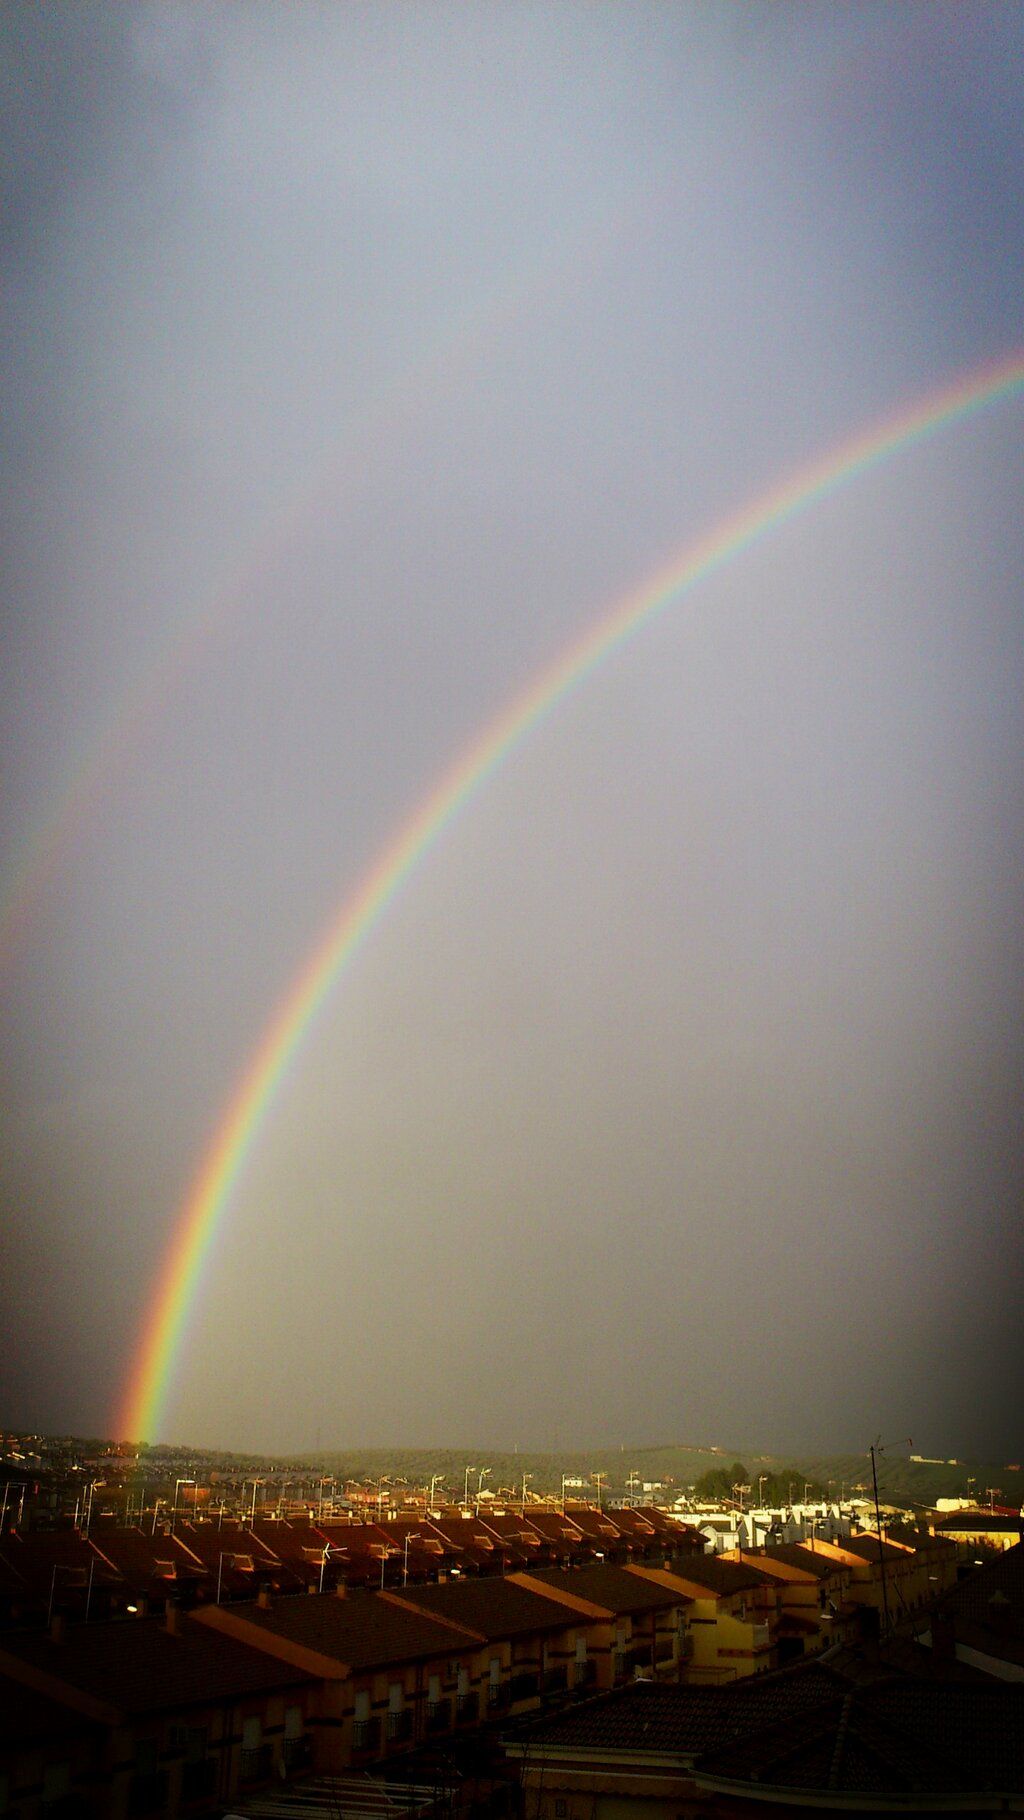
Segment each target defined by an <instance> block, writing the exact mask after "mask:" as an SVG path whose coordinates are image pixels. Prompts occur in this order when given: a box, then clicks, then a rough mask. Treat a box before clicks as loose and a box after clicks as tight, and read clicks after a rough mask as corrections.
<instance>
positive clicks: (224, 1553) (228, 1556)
mask: <svg viewBox="0 0 1024 1820" xmlns="http://www.w3.org/2000/svg"><path fill="white" fill-rule="evenodd" d="M234 1559H235V1557H234V1555H233V1554H232V1553H231V1552H230V1550H228V1549H226V1548H222V1549H221V1551H220V1554H219V1555H218V1556H217V1597H216V1599H215V1600H214V1604H215V1605H219V1604H220V1578H221V1574H222V1573H223V1571H224V1563H225V1561H231V1562H233V1561H234Z"/></svg>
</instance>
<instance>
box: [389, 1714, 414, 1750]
mask: <svg viewBox="0 0 1024 1820" xmlns="http://www.w3.org/2000/svg"><path fill="white" fill-rule="evenodd" d="M411 1737H412V1713H411V1712H409V1711H408V1710H407V1709H406V1710H403V1711H402V1712H400V1713H389V1714H388V1740H389V1742H390V1743H392V1744H399V1743H401V1742H402V1740H403V1739H405V1738H411Z"/></svg>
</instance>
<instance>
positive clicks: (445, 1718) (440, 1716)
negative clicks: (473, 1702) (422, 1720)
mask: <svg viewBox="0 0 1024 1820" xmlns="http://www.w3.org/2000/svg"><path fill="white" fill-rule="evenodd" d="M451 1722H452V1708H451V1701H450V1700H428V1701H427V1730H428V1732H446V1731H447V1730H448V1729H449V1727H450V1725H451Z"/></svg>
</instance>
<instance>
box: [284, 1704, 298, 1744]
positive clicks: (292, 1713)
mask: <svg viewBox="0 0 1024 1820" xmlns="http://www.w3.org/2000/svg"><path fill="white" fill-rule="evenodd" d="M284 1735H285V1737H286V1738H301V1737H302V1708H301V1706H289V1707H287V1708H286V1710H285V1715H284Z"/></svg>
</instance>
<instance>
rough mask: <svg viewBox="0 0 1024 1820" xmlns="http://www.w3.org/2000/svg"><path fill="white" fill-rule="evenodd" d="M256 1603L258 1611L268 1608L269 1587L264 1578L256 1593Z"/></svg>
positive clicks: (267, 1609)
mask: <svg viewBox="0 0 1024 1820" xmlns="http://www.w3.org/2000/svg"><path fill="white" fill-rule="evenodd" d="M256 1603H257V1605H258V1606H259V1608H260V1611H269V1610H270V1587H269V1586H268V1584H267V1582H266V1580H264V1581H263V1583H262V1585H261V1586H260V1590H259V1592H258V1593H257V1595H256Z"/></svg>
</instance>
